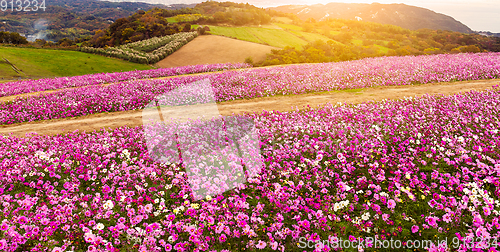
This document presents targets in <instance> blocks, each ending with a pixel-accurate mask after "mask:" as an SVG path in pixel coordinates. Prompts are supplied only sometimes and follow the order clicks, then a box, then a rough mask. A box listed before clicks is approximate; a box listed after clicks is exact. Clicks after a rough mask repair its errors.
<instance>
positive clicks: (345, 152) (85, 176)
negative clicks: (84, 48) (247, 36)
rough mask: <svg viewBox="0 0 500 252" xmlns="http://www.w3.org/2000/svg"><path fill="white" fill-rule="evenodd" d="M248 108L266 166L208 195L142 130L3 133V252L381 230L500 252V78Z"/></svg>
mask: <svg viewBox="0 0 500 252" xmlns="http://www.w3.org/2000/svg"><path fill="white" fill-rule="evenodd" d="M479 56H480V57H483V56H488V57H492V58H493V59H495V57H498V56H499V55H497V56H495V57H493V56H492V55H490V54H479ZM462 57H472V56H471V55H463V56H462ZM449 65H451V64H449ZM305 67H307V66H305ZM492 69H493V67H492ZM245 71H251V70H245ZM267 71H272V70H270V69H269V70H267ZM471 71H472V70H471ZM491 71H493V70H491ZM497 71H498V67H497ZM457 72H458V70H457ZM245 73H248V72H245ZM487 74H490V75H491V74H493V73H491V72H490V73H487ZM443 75H444V74H443ZM318 76H319V75H318ZM464 76H469V73H467V74H464ZM455 77H456V76H455ZM455 77H453V78H455ZM483 77H484V78H486V76H483ZM270 78H271V77H270ZM443 78H452V77H449V76H448V77H443ZM453 78H452V79H453ZM429 81H431V80H429ZM407 84H410V83H407ZM353 85H354V84H353ZM348 87H349V86H346V87H345V88H348ZM304 90H306V89H304ZM219 97H220V96H219ZM244 116H245V117H247V118H249V119H252V120H253V121H254V122H255V125H256V129H257V132H258V136H259V138H260V150H261V155H262V159H263V161H264V165H263V167H262V169H261V171H260V172H259V173H258V175H257V176H253V177H252V176H248V174H244V175H246V176H247V177H252V178H249V179H248V181H247V183H245V184H242V185H239V187H238V188H236V189H233V190H230V191H227V192H224V193H222V194H219V195H214V196H213V197H206V198H204V199H202V200H198V201H194V200H193V198H192V193H191V188H190V186H189V184H188V178H187V175H186V171H185V169H184V167H183V164H182V162H181V163H162V162H157V161H153V159H152V158H151V157H150V156H149V152H148V150H147V146H146V143H145V141H144V135H143V128H142V127H136V128H129V127H122V128H117V129H114V130H110V131H98V132H92V133H69V134H65V135H57V136H39V135H30V136H28V137H26V138H18V137H14V136H0V216H1V217H0V251H304V250H307V251H313V250H315V251H335V249H334V248H331V247H329V246H326V245H324V244H325V241H331V242H333V241H335V240H338V239H343V240H353V239H360V238H361V239H365V238H366V237H375V236H376V237H378V239H379V240H390V239H399V240H403V241H404V240H431V241H438V240H442V239H444V238H446V239H448V241H449V243H448V245H449V246H453V245H454V243H452V241H457V242H456V243H455V244H457V245H458V246H456V247H451V248H449V250H451V251H473V250H474V251H496V250H495V246H493V243H492V242H493V241H497V240H498V238H500V202H499V201H498V200H499V197H500V181H499V179H500V132H499V131H500V130H499V129H500V85H497V86H496V87H494V88H493V89H492V90H489V91H484V92H477V91H471V92H467V93H460V94H456V95H451V96H439V95H438V96H424V97H419V98H407V99H403V100H397V101H382V102H366V103H362V104H343V105H335V106H333V105H326V106H325V107H322V108H318V109H308V110H300V111H299V110H297V111H292V112H278V111H268V112H263V113H261V114H246V115H244ZM214 134H217V133H215V132H214ZM215 137H216V136H215V135H214V138H215ZM218 165H221V164H220V163H217V162H214V163H213V167H212V168H213V169H217V167H218ZM223 186H225V185H223V184H222V185H221V187H223ZM471 239H473V240H472V241H471ZM303 241H306V242H307V241H311V242H312V244H317V246H315V247H314V248H309V249H303V248H300V247H299V246H300V244H302V242H303ZM322 244H323V245H322ZM372 245H373V244H372ZM370 246H371V245H370V244H368V247H364V248H361V249H360V250H362V251H363V250H364V251H373V250H374V249H373V247H371V248H370ZM355 250H356V251H357V250H358V249H355ZM428 250H429V251H449V250H448V249H443V248H434V247H432V248H429V249H428ZM348 251H352V250H348ZM377 251H380V250H377Z"/></svg>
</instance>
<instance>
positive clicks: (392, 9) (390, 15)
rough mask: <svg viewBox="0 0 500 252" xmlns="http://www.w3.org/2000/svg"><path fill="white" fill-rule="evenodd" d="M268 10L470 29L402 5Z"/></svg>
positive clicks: (413, 27) (412, 26)
mask: <svg viewBox="0 0 500 252" xmlns="http://www.w3.org/2000/svg"><path fill="white" fill-rule="evenodd" d="M270 9H271V10H276V11H281V12H285V13H292V14H295V15H297V16H298V17H299V18H301V19H303V20H306V19H309V18H314V19H315V20H317V21H320V20H325V19H328V18H333V19H334V18H341V19H352V20H354V19H358V20H363V21H369V22H376V23H381V24H392V25H396V26H401V27H403V28H406V29H410V30H418V29H422V28H427V29H432V30H449V31H456V32H462V33H472V32H473V31H472V30H471V29H470V28H469V27H467V26H466V25H464V24H462V23H460V22H459V21H457V20H455V19H454V18H452V17H450V16H447V15H444V14H440V13H436V12H434V11H431V10H429V9H425V8H420V7H415V6H409V5H405V4H379V3H373V4H355V3H329V4H326V5H323V4H316V5H311V6H307V5H284V6H279V7H275V8H270Z"/></svg>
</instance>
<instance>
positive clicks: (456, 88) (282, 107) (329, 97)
mask: <svg viewBox="0 0 500 252" xmlns="http://www.w3.org/2000/svg"><path fill="white" fill-rule="evenodd" d="M499 82H500V80H498V79H496V80H479V81H462V82H453V83H432V84H424V85H416V86H388V87H374V88H366V89H362V90H356V91H353V90H345V91H335V92H326V93H311V94H303V95H293V96H274V97H263V98H256V99H251V100H237V101H228V102H221V103H218V104H217V107H218V109H219V112H220V114H221V115H225V116H227V115H232V114H233V113H234V114H242V113H245V112H250V113H252V112H257V113H259V112H262V111H263V110H267V111H271V110H277V111H290V110H295V109H296V108H297V107H298V108H299V109H300V108H303V107H305V106H308V105H309V106H310V107H312V108H314V107H317V106H321V105H324V104H326V103H331V104H336V103H337V102H342V103H361V102H366V101H380V100H383V99H401V98H404V97H410V96H412V97H415V96H422V95H425V94H431V95H432V94H444V95H450V94H456V93H459V92H467V91H470V90H478V91H482V90H486V89H490V88H491V87H492V86H495V85H498V84H499ZM201 106H202V105H201ZM200 109H202V108H201V107H200ZM124 125H128V126H131V127H135V126H140V125H142V111H140V110H134V111H123V112H113V113H102V114H95V115H88V116H81V117H75V118H65V119H55V120H47V121H38V122H30V123H20V124H13V125H3V126H0V134H10V133H12V134H13V135H16V136H21V137H23V136H25V134H26V133H31V132H36V133H38V134H43V135H55V134H61V133H64V132H73V131H75V130H79V131H80V132H83V131H86V132H91V131H94V130H101V129H103V128H106V129H108V128H116V127H120V126H124Z"/></svg>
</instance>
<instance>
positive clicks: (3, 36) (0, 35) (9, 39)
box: [0, 31, 28, 45]
mask: <svg viewBox="0 0 500 252" xmlns="http://www.w3.org/2000/svg"><path fill="white" fill-rule="evenodd" d="M0 44H13V45H23V44H28V40H26V38H25V37H23V36H21V35H19V33H17V32H2V31H0Z"/></svg>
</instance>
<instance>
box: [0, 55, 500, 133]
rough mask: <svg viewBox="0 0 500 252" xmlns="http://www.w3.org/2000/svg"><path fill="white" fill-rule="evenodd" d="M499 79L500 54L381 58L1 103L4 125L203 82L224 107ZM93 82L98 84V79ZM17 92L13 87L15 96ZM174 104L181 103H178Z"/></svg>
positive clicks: (139, 103) (138, 101) (141, 100)
mask: <svg viewBox="0 0 500 252" xmlns="http://www.w3.org/2000/svg"><path fill="white" fill-rule="evenodd" d="M241 67H243V66H241ZM117 75H119V74H117ZM130 75H131V76H132V77H130V76H129V77H127V75H126V74H125V76H124V77H123V78H125V79H129V80H130V79H135V78H137V77H136V74H134V73H131V74H130ZM160 75H161V74H160ZM119 76H120V75H119ZM499 77H500V53H479V54H456V55H454V54H448V55H426V56H406V57H381V58H367V59H363V60H357V61H350V62H338V63H323V64H309V65H291V66H282V67H270V68H254V69H244V70H237V71H225V72H222V73H207V74H199V75H194V76H179V77H174V78H168V79H156V80H155V79H153V80H149V79H148V80H130V81H125V82H118V83H114V84H112V85H107V86H101V85H90V86H89V85H85V87H81V88H74V89H65V90H60V91H57V92H53V93H45V94H39V95H34V96H29V97H18V98H17V99H15V100H13V101H11V102H7V103H2V104H0V124H12V123H20V122H28V121H38V120H48V119H57V118H67V117H74V116H82V115H90V114H96V113H102V112H115V111H127V110H135V109H142V108H143V107H144V106H145V105H146V104H148V103H149V102H150V101H151V100H152V99H153V98H155V97H156V96H158V95H161V94H163V93H166V92H168V91H171V90H173V89H175V88H178V87H180V86H184V85H187V84H189V83H192V82H195V81H200V80H204V79H208V80H209V81H210V82H211V83H212V86H213V88H214V93H215V96H216V100H217V101H218V102H221V101H230V100H236V99H251V98H256V97H265V96H276V95H295V94H304V93H310V92H321V91H334V90H343V89H356V88H366V87H374V86H392V85H412V84H425V83H431V82H448V81H463V80H480V79H492V78H499ZM89 79H92V78H90V77H89ZM56 82H57V81H56ZM75 82H76V83H80V82H78V81H75ZM75 82H71V83H75ZM23 83H24V82H23ZM48 83H51V82H50V81H48ZM93 83H99V81H96V80H93ZM62 85H66V84H62ZM38 86H39V87H40V89H49V87H51V86H53V85H52V84H50V85H48V86H47V87H44V85H43V84H38ZM15 90H16V89H15V88H14V91H13V92H15ZM5 92H6V91H5ZM185 99H189V98H187V97H182V96H180V97H178V100H180V101H182V100H185ZM175 103H176V104H179V101H175Z"/></svg>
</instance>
